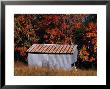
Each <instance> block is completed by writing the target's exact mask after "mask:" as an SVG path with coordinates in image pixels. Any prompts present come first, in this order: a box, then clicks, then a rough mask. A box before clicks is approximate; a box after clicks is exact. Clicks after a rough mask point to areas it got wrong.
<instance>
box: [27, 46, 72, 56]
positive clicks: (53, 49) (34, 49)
mask: <svg viewBox="0 0 110 89" xmlns="http://www.w3.org/2000/svg"><path fill="white" fill-rule="evenodd" d="M73 48H74V47H73V45H59V44H33V45H32V46H31V47H30V48H29V49H28V50H27V52H29V53H58V54H60V53H67V54H68V53H69V54H72V53H73Z"/></svg>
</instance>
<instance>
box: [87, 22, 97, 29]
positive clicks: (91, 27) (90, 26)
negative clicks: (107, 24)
mask: <svg viewBox="0 0 110 89" xmlns="http://www.w3.org/2000/svg"><path fill="white" fill-rule="evenodd" d="M88 28H89V29H90V30H96V29H97V25H96V24H94V23H93V22H90V23H89V24H88Z"/></svg>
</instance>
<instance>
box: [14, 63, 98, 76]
mask: <svg viewBox="0 0 110 89" xmlns="http://www.w3.org/2000/svg"><path fill="white" fill-rule="evenodd" d="M14 75H15V76H97V71H96V70H93V69H88V70H87V69H77V71H76V70H75V69H72V70H67V71H65V70H63V69H59V70H58V69H48V68H38V67H28V66H27V65H25V64H23V63H21V62H15V63H14Z"/></svg>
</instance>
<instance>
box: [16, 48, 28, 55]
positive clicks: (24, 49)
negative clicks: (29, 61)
mask: <svg viewBox="0 0 110 89" xmlns="http://www.w3.org/2000/svg"><path fill="white" fill-rule="evenodd" d="M15 51H16V52H19V53H20V55H21V56H25V55H26V51H27V48H26V47H18V48H15Z"/></svg>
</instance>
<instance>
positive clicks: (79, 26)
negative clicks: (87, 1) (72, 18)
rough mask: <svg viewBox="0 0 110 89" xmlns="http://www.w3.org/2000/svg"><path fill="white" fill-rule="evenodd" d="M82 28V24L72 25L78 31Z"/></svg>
mask: <svg viewBox="0 0 110 89" xmlns="http://www.w3.org/2000/svg"><path fill="white" fill-rule="evenodd" d="M81 26H82V23H80V22H78V23H75V24H74V27H75V29H80V28H81Z"/></svg>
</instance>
